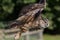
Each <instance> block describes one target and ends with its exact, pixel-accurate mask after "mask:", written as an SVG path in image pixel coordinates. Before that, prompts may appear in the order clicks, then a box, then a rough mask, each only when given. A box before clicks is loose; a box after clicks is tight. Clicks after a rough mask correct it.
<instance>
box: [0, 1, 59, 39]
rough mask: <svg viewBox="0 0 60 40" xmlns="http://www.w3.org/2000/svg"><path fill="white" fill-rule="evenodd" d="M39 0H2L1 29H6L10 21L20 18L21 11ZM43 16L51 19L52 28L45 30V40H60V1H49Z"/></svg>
mask: <svg viewBox="0 0 60 40" xmlns="http://www.w3.org/2000/svg"><path fill="white" fill-rule="evenodd" d="M38 2H39V0H0V29H4V28H5V27H6V26H7V25H6V24H7V22H8V21H11V20H15V19H17V18H18V15H19V12H20V10H21V9H22V8H23V7H24V6H26V5H29V4H31V3H38ZM46 4H47V6H46V9H44V11H43V15H44V16H45V17H47V18H48V19H49V22H50V26H49V27H48V28H46V29H45V30H44V39H45V40H49V39H50V40H60V0H47V3H46Z"/></svg>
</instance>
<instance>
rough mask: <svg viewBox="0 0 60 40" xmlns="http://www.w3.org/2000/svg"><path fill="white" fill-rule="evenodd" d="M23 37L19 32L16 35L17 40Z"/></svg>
mask: <svg viewBox="0 0 60 40" xmlns="http://www.w3.org/2000/svg"><path fill="white" fill-rule="evenodd" d="M20 37H21V32H18V33H17V34H16V35H15V38H14V39H15V40H19V38H20Z"/></svg>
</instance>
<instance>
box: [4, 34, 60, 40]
mask: <svg viewBox="0 0 60 40" xmlns="http://www.w3.org/2000/svg"><path fill="white" fill-rule="evenodd" d="M23 38H24V37H23ZM23 38H21V40H24V39H23ZM43 38H44V40H60V35H47V34H45V35H44V36H43ZM37 39H38V37H37V36H36V35H34V36H30V40H37ZM4 40H14V38H12V37H11V38H4Z"/></svg>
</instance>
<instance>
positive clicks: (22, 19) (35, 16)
mask: <svg viewBox="0 0 60 40" xmlns="http://www.w3.org/2000/svg"><path fill="white" fill-rule="evenodd" d="M45 6H46V0H40V1H39V3H34V4H30V5H27V6H25V7H24V8H22V10H21V11H20V14H19V17H18V18H17V19H16V20H15V22H12V23H11V27H15V28H20V32H18V34H17V35H16V37H15V40H17V39H19V37H20V36H21V33H22V32H26V31H27V30H28V29H30V28H35V27H39V28H46V27H47V26H48V20H47V19H44V18H43V17H42V16H41V13H42V11H43V10H44V8H45Z"/></svg>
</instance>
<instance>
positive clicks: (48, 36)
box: [44, 35, 60, 40]
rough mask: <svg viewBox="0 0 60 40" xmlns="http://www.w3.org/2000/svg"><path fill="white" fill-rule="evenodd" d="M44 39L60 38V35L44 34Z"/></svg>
mask: <svg viewBox="0 0 60 40" xmlns="http://www.w3.org/2000/svg"><path fill="white" fill-rule="evenodd" d="M44 40H60V35H44Z"/></svg>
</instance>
